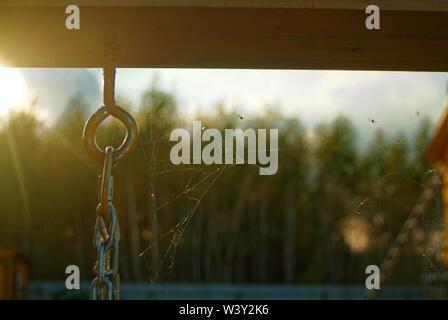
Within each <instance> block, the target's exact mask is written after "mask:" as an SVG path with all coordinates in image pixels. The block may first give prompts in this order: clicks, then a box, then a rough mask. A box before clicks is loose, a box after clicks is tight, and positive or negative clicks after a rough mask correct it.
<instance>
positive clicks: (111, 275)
mask: <svg viewBox="0 0 448 320" xmlns="http://www.w3.org/2000/svg"><path fill="white" fill-rule="evenodd" d="M113 151H114V149H113V147H110V146H109V147H107V148H106V157H105V159H104V166H103V173H102V175H101V176H100V179H99V180H100V183H99V192H98V199H99V203H98V207H97V217H96V224H95V231H94V235H93V242H94V246H95V247H96V249H97V254H98V257H97V261H96V263H95V267H94V271H95V273H96V277H95V279H94V280H93V282H92V299H93V300H118V299H119V298H120V276H119V273H118V266H119V242H120V227H119V224H118V217H117V212H116V210H115V208H114V205H113V203H112V200H113V176H112V165H113Z"/></svg>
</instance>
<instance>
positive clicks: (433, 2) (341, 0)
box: [0, 0, 448, 12]
mask: <svg viewBox="0 0 448 320" xmlns="http://www.w3.org/2000/svg"><path fill="white" fill-rule="evenodd" d="M69 4H77V5H78V6H86V7H87V6H89V7H178V8H182V7H183V8H187V7H188V8H214V7H218V8H296V9H342V10H364V9H365V8H366V7H367V6H368V5H371V4H375V5H377V6H379V7H380V8H381V9H382V10H398V11H438V12H440V11H448V3H447V2H446V1H441V0H424V1H422V0H393V1H391V0H375V1H371V0H76V1H67V0H0V6H20V7H23V6H28V7H66V6H67V5H69Z"/></svg>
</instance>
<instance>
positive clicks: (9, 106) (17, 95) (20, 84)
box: [0, 67, 28, 116]
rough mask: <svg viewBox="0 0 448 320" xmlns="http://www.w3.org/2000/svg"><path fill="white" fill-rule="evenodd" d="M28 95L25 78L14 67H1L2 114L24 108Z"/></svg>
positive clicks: (0, 94) (0, 111) (0, 95)
mask: <svg viewBox="0 0 448 320" xmlns="http://www.w3.org/2000/svg"><path fill="white" fill-rule="evenodd" d="M27 97H28V88H27V85H26V82H25V79H24V78H23V77H22V75H21V74H20V72H19V71H18V70H16V69H14V68H6V67H0V116H4V115H6V114H8V113H9V112H10V111H11V110H14V109H19V108H23V107H24V106H25V103H26V100H27Z"/></svg>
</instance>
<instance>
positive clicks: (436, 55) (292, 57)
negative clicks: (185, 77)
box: [0, 0, 448, 71]
mask: <svg viewBox="0 0 448 320" xmlns="http://www.w3.org/2000/svg"><path fill="white" fill-rule="evenodd" d="M39 2H40V3H43V2H45V3H46V2H52V1H48V0H47V1H44V0H39ZM108 2H109V3H112V2H115V3H117V1H113V0H110V1H108ZM267 2H269V1H267ZM3 3H4V2H3ZM65 18H66V14H65V8H63V7H57V6H49V7H2V6H0V24H1V28H0V59H2V61H4V63H6V64H7V65H11V66H18V67H100V66H102V64H103V55H104V45H105V44H106V43H115V44H117V45H118V46H119V52H118V60H117V65H118V67H184V68H265V69H347V70H415V71H419V70H422V71H423V70H426V71H448V60H447V55H446V52H448V41H447V40H448V12H419V11H387V10H386V11H383V12H382V14H381V30H376V31H368V30H367V29H366V28H365V26H364V23H365V18H366V14H365V13H364V11H363V10H334V9H281V8H280V9H279V8H188V7H147V6H143V7H106V8H100V7H81V30H66V28H65Z"/></svg>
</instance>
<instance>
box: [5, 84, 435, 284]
mask: <svg viewBox="0 0 448 320" xmlns="http://www.w3.org/2000/svg"><path fill="white" fill-rule="evenodd" d="M177 112H178V105H177V102H176V99H175V97H174V96H172V95H171V94H169V93H166V92H163V91H160V90H159V89H157V88H156V87H152V88H150V89H149V90H148V91H147V92H146V94H145V95H144V96H143V98H142V101H141V105H140V106H139V107H138V108H136V111H135V112H133V113H134V115H135V116H136V118H137V120H138V123H139V126H140V131H141V132H140V133H141V138H140V143H139V147H138V148H137V150H136V151H135V152H134V153H133V154H132V155H131V156H130V157H128V158H126V159H125V160H123V161H122V162H121V163H120V164H119V165H118V166H117V167H116V168H115V169H114V177H115V188H114V204H115V206H116V208H117V211H118V214H119V219H120V226H121V233H122V237H121V246H120V250H121V254H120V256H121V260H120V261H121V262H120V263H121V264H120V269H121V277H122V280H123V281H157V282H168V281H179V282H180V281H182V282H195V283H217V282H226V283H289V284H363V283H364V279H365V273H364V271H365V268H366V266H367V265H369V264H378V265H379V264H380V263H381V261H382V259H383V257H384V256H385V254H386V251H387V249H388V248H389V246H390V245H391V244H392V241H393V239H394V238H395V236H396V235H397V234H398V232H399V230H400V228H401V226H402V224H403V223H404V221H405V220H406V217H407V216H408V214H409V213H410V210H411V209H412V207H413V205H414V204H415V202H416V200H417V198H418V196H419V194H420V193H421V192H422V184H423V182H424V181H425V180H426V179H427V178H428V177H429V176H430V175H432V174H435V171H434V170H432V169H431V168H430V167H428V165H427V164H426V163H425V162H424V160H423V153H424V151H425V148H426V146H427V142H428V139H429V137H430V136H429V134H430V131H431V129H432V128H431V123H430V121H428V120H427V119H422V120H421V124H420V127H419V128H418V129H417V131H416V132H415V135H414V136H413V137H412V138H410V139H409V138H408V139H407V138H406V137H404V136H397V137H388V136H386V135H385V134H384V133H383V132H382V131H381V130H380V129H377V130H376V131H375V135H374V138H373V139H372V140H371V141H370V142H369V145H368V146H367V148H360V147H359V144H358V135H359V134H360V133H359V132H357V130H355V128H354V126H353V124H352V123H351V122H350V121H349V120H348V119H347V118H343V117H339V118H337V119H335V120H334V121H332V122H331V123H324V124H321V125H319V126H318V127H317V128H315V130H313V132H312V133H310V132H309V131H307V130H305V128H304V126H303V125H302V124H301V122H300V121H299V120H298V119H296V118H288V117H285V116H282V115H280V114H278V113H276V112H275V110H273V109H271V110H267V111H266V112H265V114H264V115H263V116H260V117H256V118H250V119H245V118H243V117H241V116H240V115H239V114H237V113H232V112H226V111H224V108H223V107H220V108H217V111H216V112H215V113H213V114H205V115H199V116H198V117H197V118H196V119H197V120H201V121H202V123H203V125H204V126H205V127H212V128H218V129H220V130H223V129H224V128H236V127H241V128H246V127H252V128H279V170H278V172H277V174H276V175H273V176H260V175H259V174H258V168H257V167H256V166H253V165H247V164H246V165H238V166H232V165H215V166H206V165H179V166H175V165H173V164H171V162H170V160H169V152H170V148H171V146H172V145H174V144H175V143H174V142H170V141H169V135H170V132H171V130H172V129H174V128H177V127H185V128H191V122H186V121H183V120H182V119H181V118H180V117H179V115H178V113H177ZM88 113H89V108H88V107H87V106H86V105H84V104H83V101H82V98H80V97H78V98H74V99H72V100H71V101H70V102H69V103H68V105H67V108H66V110H65V111H64V112H63V114H62V115H61V116H60V118H59V119H58V121H56V123H55V124H54V125H53V126H51V127H50V128H48V127H46V126H45V125H44V124H43V123H41V122H39V121H38V120H37V118H36V117H35V116H34V115H32V114H30V113H15V114H11V116H10V118H9V119H8V121H7V123H6V124H5V125H4V127H2V128H1V131H0V145H2V146H3V147H2V152H1V153H0V181H1V183H0V247H2V248H19V249H21V250H23V251H24V252H25V253H26V254H27V255H28V256H29V257H30V259H31V262H32V278H33V279H41V280H42V279H62V278H64V277H65V273H64V271H65V267H66V266H67V265H69V264H76V265H78V266H79V267H80V268H81V276H82V279H83V280H90V279H92V277H93V271H92V266H93V263H94V260H95V249H94V247H93V245H92V235H93V226H94V223H95V214H96V212H95V208H96V204H97V199H96V196H97V195H96V193H97V188H98V187H97V183H98V174H99V172H100V170H101V164H99V163H97V162H95V161H94V160H93V159H91V158H90V157H89V156H88V155H87V153H86V151H85V149H84V147H83V144H82V139H81V132H82V128H83V125H84V122H85V120H86V118H87V116H88V115H89V114H88ZM372 125H373V126H374V125H375V124H374V123H372ZM123 131H124V129H123V128H122V126H121V125H120V124H119V123H118V122H117V121H114V120H111V121H107V122H106V123H105V124H103V125H102V127H101V129H100V132H99V133H98V136H97V138H98V141H99V142H100V145H102V146H105V145H106V144H108V143H110V142H111V141H112V142H113V144H114V146H117V145H118V144H119V143H120V142H121V141H122V139H123V136H124V132H123ZM441 218H442V213H441V206H440V203H436V205H435V206H433V208H432V211H431V212H429V213H428V214H427V217H426V220H425V221H428V222H427V223H426V227H427V228H426V230H424V227H422V228H420V229H421V230H420V229H419V232H416V234H415V235H414V237H413V240H412V241H411V242H410V243H409V246H408V248H406V250H405V254H404V256H403V258H402V259H401V260H400V263H399V265H398V266H397V271H396V272H395V273H394V275H393V277H392V281H393V282H396V283H405V284H411V283H417V282H419V281H420V278H419V277H420V276H421V273H422V272H423V271H425V270H427V269H428V268H429V269H430V268H431V267H433V268H436V267H437V263H438V262H437V259H436V254H437V250H436V249H437V245H438V244H437V241H436V240H437V239H438V238H437V235H438V234H439V233H440V228H441V224H442V220H441ZM428 225H429V227H428ZM434 239H436V240H434ZM434 241H436V242H434ZM434 243H435V244H434ZM434 248H436V249H434Z"/></svg>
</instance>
